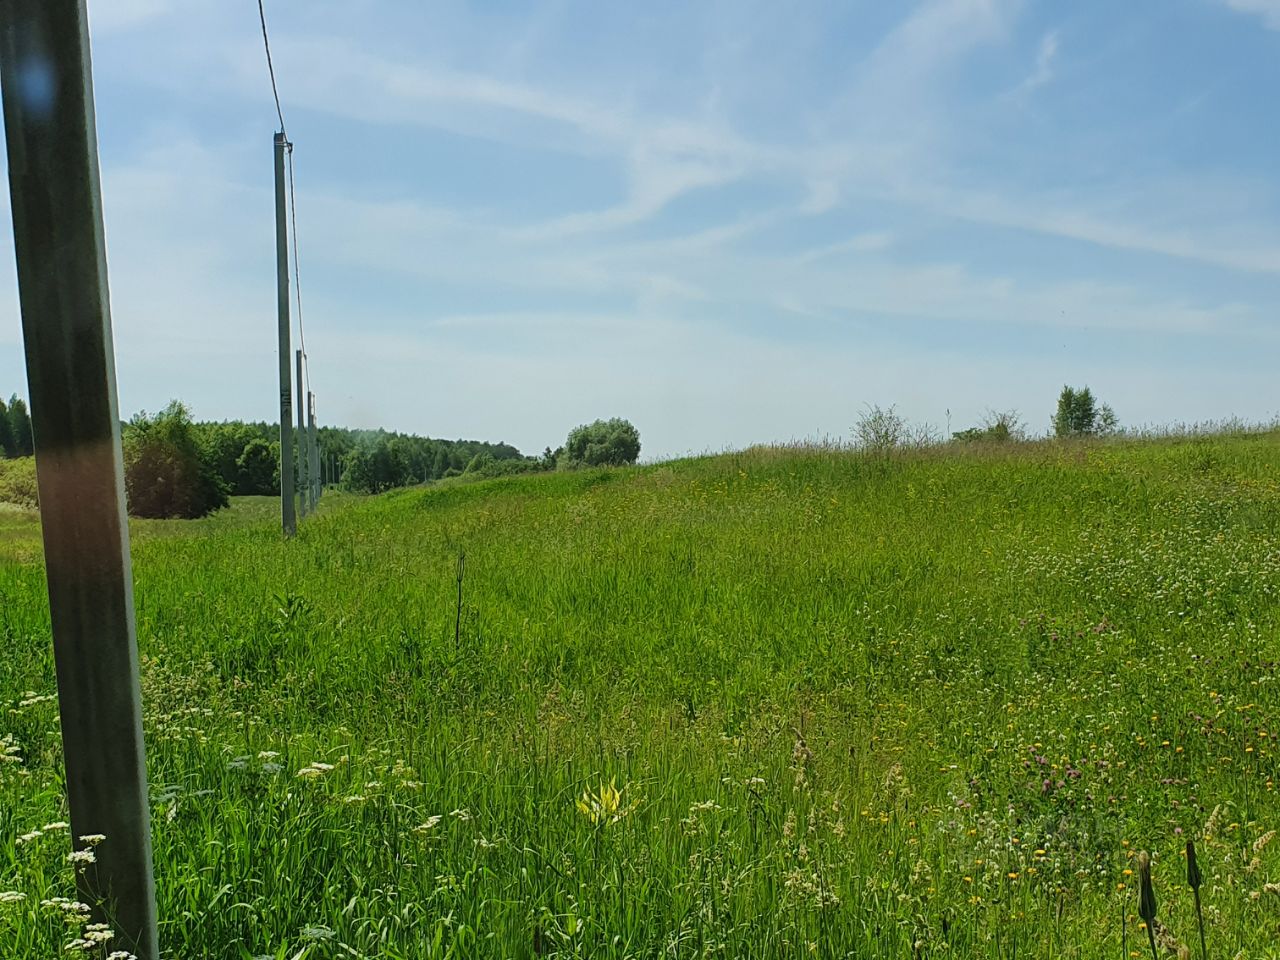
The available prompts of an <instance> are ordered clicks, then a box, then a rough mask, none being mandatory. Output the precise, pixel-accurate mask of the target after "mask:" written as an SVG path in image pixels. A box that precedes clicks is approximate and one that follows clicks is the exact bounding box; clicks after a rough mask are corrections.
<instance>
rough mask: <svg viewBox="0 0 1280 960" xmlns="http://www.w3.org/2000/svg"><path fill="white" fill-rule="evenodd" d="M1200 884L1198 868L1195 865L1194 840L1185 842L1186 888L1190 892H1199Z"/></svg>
mask: <svg viewBox="0 0 1280 960" xmlns="http://www.w3.org/2000/svg"><path fill="white" fill-rule="evenodd" d="M1200 883H1201V877H1200V867H1199V866H1198V865H1197V864H1196V844H1195V841H1194V840H1188V841H1187V886H1189V887H1190V888H1191V889H1192V890H1199V889H1200Z"/></svg>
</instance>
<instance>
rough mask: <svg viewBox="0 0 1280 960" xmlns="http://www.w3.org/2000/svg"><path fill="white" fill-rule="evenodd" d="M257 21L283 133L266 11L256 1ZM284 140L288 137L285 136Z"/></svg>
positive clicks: (259, 1)
mask: <svg viewBox="0 0 1280 960" xmlns="http://www.w3.org/2000/svg"><path fill="white" fill-rule="evenodd" d="M258 20H259V21H260V22H261V23H262V46H263V47H264V48H265V49H266V51H267V72H268V73H269V74H271V95H272V96H273V97H275V101H276V116H277V117H279V118H280V132H281V133H284V132H285V129H284V111H283V110H281V109H280V91H279V89H278V88H277V87H276V68H275V65H274V64H272V62H271V40H270V38H269V37H268V36H267V11H266V10H264V9H263V7H262V0H258ZM285 139H286V140H288V139H289V137H288V135H287V134H286V135H285Z"/></svg>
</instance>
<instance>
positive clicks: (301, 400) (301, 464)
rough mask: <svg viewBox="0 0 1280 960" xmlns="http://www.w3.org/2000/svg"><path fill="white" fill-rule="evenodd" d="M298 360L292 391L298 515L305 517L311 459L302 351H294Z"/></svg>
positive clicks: (309, 497)
mask: <svg viewBox="0 0 1280 960" xmlns="http://www.w3.org/2000/svg"><path fill="white" fill-rule="evenodd" d="M295 354H296V356H297V360H298V380H297V384H296V385H295V387H294V389H295V390H297V392H298V514H299V516H303V517H305V516H306V515H307V510H308V508H309V507H310V505H311V504H310V500H311V487H310V485H309V484H308V483H307V461H308V460H310V459H311V453H310V451H309V448H310V446H311V445H310V444H309V443H308V442H307V394H306V392H305V388H304V387H303V385H302V351H301V350H297V351H295Z"/></svg>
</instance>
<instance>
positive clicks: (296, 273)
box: [258, 0, 311, 394]
mask: <svg viewBox="0 0 1280 960" xmlns="http://www.w3.org/2000/svg"><path fill="white" fill-rule="evenodd" d="M258 22H259V23H260V24H261V25H262V47H263V49H264V50H265V51H266V54H267V73H268V74H269V75H270V77H271V96H272V98H273V99H274V100H275V104H276V117H278V118H279V120H280V133H281V135H283V137H284V140H285V150H286V153H287V155H288V161H289V230H290V232H291V234H292V241H293V290H294V298H295V302H296V303H297V309H298V344H299V346H300V347H301V348H302V369H303V383H304V384H305V389H306V391H307V393H308V394H309V393H310V391H311V370H310V365H309V363H308V357H307V332H306V327H305V326H304V324H303V321H302V280H301V276H300V270H299V267H298V208H297V202H296V199H295V194H294V186H293V142H292V141H290V140H289V135H288V132H287V131H286V129H285V123H284V110H283V108H282V107H281V105H280V88H279V86H278V85H277V84H276V68H275V64H274V62H273V60H272V58H271V38H270V37H269V36H268V34H267V11H266V9H265V7H264V6H263V0H258Z"/></svg>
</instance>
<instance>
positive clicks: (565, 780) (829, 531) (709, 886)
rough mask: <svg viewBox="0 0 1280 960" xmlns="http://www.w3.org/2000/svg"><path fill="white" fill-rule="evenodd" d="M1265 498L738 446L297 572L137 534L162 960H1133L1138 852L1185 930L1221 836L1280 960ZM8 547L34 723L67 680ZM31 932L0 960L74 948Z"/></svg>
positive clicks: (1218, 932)
mask: <svg viewBox="0 0 1280 960" xmlns="http://www.w3.org/2000/svg"><path fill="white" fill-rule="evenodd" d="M1278 468H1280V436H1277V435H1276V434H1259V435H1252V436H1239V437H1221V438H1214V439H1207V440H1205V439H1202V440H1195V441H1185V442H1149V443H1131V444H1125V443H1116V444H1106V445H1098V446H1076V445H1069V446H1054V445H1045V446H1035V447H1028V448H1022V449H1017V450H1013V451H1001V450H988V451H970V452H966V451H960V452H957V451H955V450H948V451H943V452H937V453H933V454H922V455H918V456H914V457H910V458H906V459H902V460H894V461H889V462H885V461H879V460H874V459H868V458H864V457H861V456H858V455H855V454H850V453H847V452H838V451H823V450H755V451H748V452H745V453H742V454H736V455H727V456H720V457H710V458H702V459H695V460H688V461H681V462H676V463H671V464H664V465H658V466H652V467H644V468H638V469H630V470H622V471H603V472H588V473H573V474H554V475H546V476H529V477H517V478H509V479H504V480H497V481H490V482H485V483H479V484H472V485H460V486H453V487H444V488H438V489H416V490H407V491H399V492H396V493H393V494H388V495H385V496H382V497H378V498H371V499H363V500H347V501H342V502H334V503H331V504H329V505H328V506H327V508H326V510H325V512H323V513H322V514H321V515H319V516H317V517H315V518H312V519H311V520H309V521H307V522H306V523H304V524H303V525H302V527H301V529H300V533H299V536H298V538H297V540H296V541H295V542H292V543H287V544H284V543H281V542H280V540H279V536H278V533H277V531H276V530H275V528H274V526H273V525H272V524H271V523H270V522H269V521H263V522H260V523H253V524H250V525H247V526H238V525H235V524H227V525H222V526H219V525H206V526H204V527H194V528H192V530H191V532H190V533H186V534H183V535H181V536H148V535H146V534H145V533H143V535H142V536H140V537H139V538H138V540H137V542H136V545H135V575H136V582H137V584H136V585H137V605H138V625H139V635H140V645H141V648H142V652H143V655H144V658H145V662H144V694H145V700H146V708H147V713H148V716H147V733H148V736H149V745H150V750H151V765H152V773H151V777H152V782H153V783H154V784H155V785H156V793H157V797H158V799H157V806H156V821H155V831H156V850H157V869H158V872H159V875H160V895H161V898H162V905H161V911H162V916H163V917H165V918H166V922H167V926H166V928H165V940H166V943H168V944H170V945H171V949H174V950H176V951H177V954H178V955H197V954H198V955H201V956H209V957H240V956H243V955H250V956H253V955H259V954H265V953H271V954H275V952H276V951H277V950H281V951H286V952H287V951H290V950H295V949H297V948H299V947H300V946H301V945H302V943H303V942H304V939H301V938H303V937H304V935H303V933H302V931H303V929H304V928H306V927H317V926H323V927H325V928H327V930H328V931H330V932H331V933H332V935H333V939H335V940H337V941H340V942H341V943H343V944H347V945H349V946H350V947H351V949H353V950H356V951H359V952H360V954H361V955H368V956H386V957H415V958H418V957H426V956H445V955H446V953H447V952H448V951H450V950H452V951H454V954H453V955H461V956H472V955H475V956H534V955H566V956H567V955H579V956H586V955H590V956H593V957H596V956H599V957H615V956H616V957H623V956H652V955H657V954H659V953H664V952H665V953H667V954H669V955H670V954H679V955H686V954H687V955H699V956H701V955H712V954H715V955H722V956H730V957H745V956H769V957H772V956H796V955H806V956H809V955H819V956H843V955H846V953H848V952H853V953H855V954H857V955H872V954H875V953H880V954H882V955H885V956H909V955H911V953H912V950H913V948H916V945H917V944H919V945H920V946H919V947H918V949H919V950H922V951H925V952H932V951H934V950H937V949H941V948H942V945H943V944H944V943H945V944H947V945H948V949H950V950H952V951H955V952H956V954H957V955H959V956H966V955H977V954H979V953H981V954H983V955H989V954H994V952H995V951H996V950H997V949H999V951H1001V952H1002V953H1007V954H1009V955H1013V952H1014V951H1015V950H1016V954H1017V955H1019V956H1059V955H1071V956H1083V957H1092V956H1103V955H1107V956H1115V955H1118V952H1119V951H1120V942H1121V928H1120V927H1121V925H1120V917H1121V915H1122V914H1129V915H1130V920H1129V926H1128V937H1129V938H1130V939H1129V943H1130V945H1131V946H1132V945H1134V944H1135V943H1136V942H1137V937H1138V936H1139V935H1140V934H1139V932H1138V930H1137V920H1136V916H1135V914H1136V906H1137V902H1136V899H1135V897H1134V893H1133V887H1134V882H1133V878H1131V877H1129V876H1128V875H1127V874H1126V873H1125V871H1126V870H1128V869H1131V868H1132V866H1133V865H1132V862H1131V858H1132V855H1133V852H1134V851H1135V850H1137V849H1138V848H1149V849H1152V850H1153V851H1154V852H1155V854H1156V882H1157V887H1158V889H1157V892H1158V896H1159V902H1160V909H1161V918H1162V921H1163V922H1164V923H1165V924H1166V925H1167V926H1168V927H1169V928H1170V930H1171V931H1172V934H1171V935H1172V936H1175V937H1176V938H1178V939H1180V940H1182V941H1185V942H1187V943H1193V942H1194V939H1195V938H1196V936H1197V935H1196V934H1195V927H1194V919H1193V916H1194V914H1193V913H1192V912H1191V908H1190V900H1189V896H1188V894H1189V891H1187V890H1186V888H1185V870H1184V868H1183V866H1182V865H1181V861H1180V856H1181V852H1182V849H1183V846H1184V844H1185V841H1186V840H1187V839H1188V838H1190V837H1195V838H1196V840H1197V842H1198V843H1199V844H1200V857H1201V868H1202V870H1203V871H1204V872H1205V874H1206V887H1205V890H1204V891H1202V892H1203V893H1204V895H1205V900H1206V907H1207V908H1208V919H1209V922H1210V929H1209V931H1208V936H1209V943H1210V946H1211V948H1212V949H1214V950H1215V951H1216V952H1217V953H1218V954H1223V955H1231V954H1233V953H1234V952H1235V951H1236V950H1238V949H1245V950H1255V951H1256V950H1261V949H1263V948H1264V947H1265V946H1267V945H1269V944H1271V943H1272V942H1273V938H1274V936H1275V933H1276V929H1277V926H1276V925H1277V921H1278V920H1280V895H1278V894H1277V893H1276V892H1275V891H1274V890H1273V889H1272V888H1271V887H1269V886H1268V884H1275V883H1280V843H1271V844H1270V845H1268V839H1267V838H1268V834H1267V832H1268V831H1269V830H1271V829H1273V828H1277V827H1280V800H1277V796H1276V792H1275V780H1276V777H1277V773H1278V772H1280V771H1278V770H1277V751H1280V745H1277V735H1278V734H1280V719H1278V718H1280V691H1278V690H1277V688H1276V685H1275V679H1274V678H1275V673H1276V661H1277V659H1278V656H1277V651H1278V650H1280V644H1278V643H1277V640H1278V635H1277V625H1278V622H1280V621H1278V618H1277V614H1278V613H1280V606H1278V604H1280V469H1278ZM3 522H4V520H3V515H0V524H3ZM4 544H5V540H4V538H3V537H0V558H2V557H5V556H9V557H10V559H9V560H8V561H7V562H6V561H5V560H3V559H0V596H3V598H4V610H5V613H4V615H3V616H0V630H3V631H4V635H3V637H2V638H0V639H3V640H4V642H5V644H6V647H7V648H8V650H9V651H10V653H9V656H8V657H6V658H4V659H2V660H0V705H4V704H7V703H10V702H12V703H13V704H15V705H16V704H17V703H18V701H19V700H20V699H22V695H23V693H24V691H34V692H37V693H49V692H52V691H53V689H54V678H53V669H52V659H51V656H50V654H49V636H48V625H47V614H46V613H44V612H43V611H44V605H43V594H42V591H43V580H42V574H41V571H40V568H39V566H38V565H37V564H35V563H32V562H29V558H28V562H17V559H16V557H15V556H14V555H9V554H5V553H4V550H5V546H4ZM463 553H465V564H464V565H463V566H462V568H461V569H462V573H463V579H462V586H461V592H462V606H461V616H460V618H459V616H458V613H459V610H458V607H457V599H458V589H459V588H458V582H457V577H458V571H459V557H460V555H462V554H463ZM52 711H53V705H52V704H49V703H37V704H34V705H30V706H25V707H17V708H16V712H14V713H11V714H9V715H8V716H7V717H5V718H3V719H0V724H3V725H0V736H3V735H4V733H6V732H8V733H11V734H12V735H13V736H14V737H15V738H16V740H17V742H18V743H20V744H21V757H22V760H23V762H22V764H20V765H0V890H4V889H12V890H18V891H20V890H35V889H36V888H39V890H40V891H42V892H41V893H40V896H47V895H48V893H47V891H50V890H58V891H62V890H64V889H67V887H68V883H69V880H68V877H67V876H66V875H65V871H64V872H59V868H58V867H57V866H56V858H43V859H42V858H41V857H39V856H36V855H33V854H32V853H31V852H30V850H29V848H28V847H27V846H24V847H23V848H22V849H20V850H19V849H17V848H16V847H15V848H13V853H12V856H10V855H9V854H5V853H4V851H5V850H6V849H9V845H11V844H12V842H13V841H12V837H13V836H15V835H17V834H20V833H25V832H26V831H28V830H31V829H32V828H33V827H39V826H40V824H42V823H45V822H48V821H51V820H58V819H61V818H62V817H63V815H64V814H63V811H62V810H61V808H60V806H59V801H58V800H57V796H58V779H57V778H58V744H57V738H56V734H55V733H54V731H53V730H52V725H51V723H50V718H51V717H52V716H53V712H52ZM313 762H315V763H320V764H322V766H315V765H313ZM323 765H332V767H331V768H329V767H328V766H323ZM14 768H20V770H21V771H22V772H23V773H24V775H23V776H21V777H19V776H17V775H16V774H15V773H14V772H13V769H14ZM308 770H309V771H310V772H307V771H308ZM611 785H616V787H617V788H618V789H619V790H620V793H619V794H617V795H615V794H614V793H613V792H612V790H611V789H610V787H611ZM584 794H586V795H585V796H584ZM1211 819H1212V821H1213V822H1212V823H1211V824H1209V825H1206V821H1209V820H1211ZM46 841H48V842H50V843H55V842H57V841H56V840H51V839H50V838H42V840H41V841H40V842H41V843H45V842H46ZM1242 850H1247V851H1249V852H1248V854H1247V856H1245V857H1244V858H1243V859H1242V858H1241V851H1242ZM1254 860H1256V863H1254V862H1253V861H1254ZM224 887H225V888H226V890H227V893H225V894H220V893H219V892H218V891H220V890H222V889H223V888H224ZM1210 888H1212V893H1211V892H1210ZM1276 889H1278V890H1280V888H1276ZM219 897H223V898H225V900H226V902H227V903H230V902H236V903H238V904H240V905H241V906H239V907H237V908H236V909H229V908H228V909H191V907H193V906H195V905H207V904H209V903H210V902H211V901H213V900H214V899H217V898H219ZM3 909H4V908H3V907H2V906H0V910H3ZM22 910H27V911H28V913H29V914H30V919H24V917H26V916H27V915H28V914H27V913H23V912H22ZM39 912H40V911H39V909H38V908H37V907H35V906H34V905H29V907H23V908H22V909H21V910H18V909H14V910H13V911H12V913H11V914H10V915H9V916H10V919H8V920H5V919H4V916H5V915H3V914H0V946H5V945H7V944H6V943H5V941H4V938H5V937H8V938H10V940H11V941H12V946H11V950H13V951H17V952H13V953H10V952H6V951H4V950H0V953H5V955H31V956H34V955H37V953H39V952H41V951H44V952H49V951H51V950H52V949H54V948H55V947H57V946H60V945H58V944H52V945H51V943H50V942H47V940H46V939H45V938H47V937H48V936H49V930H48V927H47V925H44V926H42V925H41V924H39V923H38V922H37V921H36V919H35V916H36V914H38V913H39ZM15 918H16V919H15ZM4 924H8V925H7V926H5V925H4ZM316 936H320V935H318V934H317V935H316ZM321 939H328V934H325V935H323V936H322V937H321ZM1144 939H1145V938H1144ZM1138 946H1139V947H1141V946H1142V944H1140V943H1139V944H1138ZM1075 948H1078V950H1076V949H1075ZM241 951H243V953H241ZM317 955H319V954H317ZM334 955H337V954H336V953H335V954H334Z"/></svg>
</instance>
